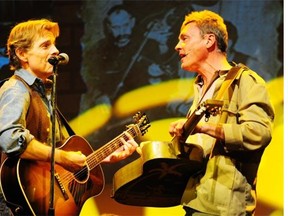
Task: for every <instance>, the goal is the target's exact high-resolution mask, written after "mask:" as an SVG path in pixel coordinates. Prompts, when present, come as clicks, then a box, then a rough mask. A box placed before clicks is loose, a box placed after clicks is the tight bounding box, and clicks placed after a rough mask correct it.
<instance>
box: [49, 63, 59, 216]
mask: <svg viewBox="0 0 288 216" xmlns="http://www.w3.org/2000/svg"><path fill="white" fill-rule="evenodd" d="M49 63H50V64H52V65H53V86H52V92H51V106H52V119H51V122H52V149H51V161H50V162H51V171H50V174H51V175H50V176H51V177H50V201H49V210H48V215H51V216H53V215H55V209H54V182H55V167H54V165H55V148H56V137H55V123H56V76H57V70H58V61H54V62H51V61H49Z"/></svg>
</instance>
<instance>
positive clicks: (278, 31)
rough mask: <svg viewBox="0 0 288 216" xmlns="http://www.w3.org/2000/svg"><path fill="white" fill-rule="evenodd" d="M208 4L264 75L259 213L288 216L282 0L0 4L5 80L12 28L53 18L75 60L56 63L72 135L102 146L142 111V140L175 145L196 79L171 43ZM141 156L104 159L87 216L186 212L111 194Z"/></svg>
mask: <svg viewBox="0 0 288 216" xmlns="http://www.w3.org/2000/svg"><path fill="white" fill-rule="evenodd" d="M119 9H124V10H125V11H126V12H121V13H120V12H119ZM202 9H208V10H212V11H215V12H217V13H219V14H221V15H222V16H223V18H224V19H225V22H226V24H227V27H228V32H229V38H230V40H229V50H228V57H229V60H231V61H235V62H237V63H238V62H241V63H244V64H246V65H247V66H249V67H250V68H251V69H253V70H255V71H256V72H258V73H259V74H260V75H261V76H262V77H263V78H264V79H265V80H266V81H267V87H268V90H269V92H270V94H271V98H272V102H273V104H274V107H275V111H276V119H275V124H274V131H273V140H272V142H271V144H270V145H269V146H268V148H267V149H266V151H265V153H264V155H263V160H262V162H261V164H260V167H259V172H258V175H259V180H258V188H257V194H258V207H257V215H282V214H283V196H284V193H283V188H284V181H283V176H284V174H283V173H284V168H283V167H284V166H283V158H284V154H283V152H284V151H283V150H284V146H283V143H284V141H283V140H284V139H283V137H284V134H283V102H284V99H283V1H280V0H279V1H278V0H265V1H250V0H239V1H238V0H234V1H226V0H215V1H206V0H205V1H180V0H175V1H131V0H130V1H114V0H109V1H104V0H102V1H99V0H93V1H91V0H82V1H78V0H75V1H68V0H66V1H58V0H57V1H56V0H49V1H37V0H35V1H33V0H30V1H18V0H12V1H0V10H1V12H0V68H1V72H0V77H1V79H2V78H5V77H9V76H10V75H11V71H9V67H8V59H7V56H6V55H5V42H6V39H7V36H8V32H9V30H10V28H11V27H12V26H13V25H14V24H15V23H17V22H19V21H23V20H27V19H34V18H49V19H52V20H54V21H57V22H59V25H60V28H61V33H60V37H59V39H58V41H57V47H58V48H59V50H60V52H65V53H67V54H68V55H69V57H70V62H69V64H68V65H65V66H61V67H59V75H58V80H57V103H58V106H59V107H60V109H61V110H62V112H63V113H64V115H65V116H66V117H67V119H68V120H69V122H70V124H71V127H72V128H73V129H74V130H75V132H76V133H77V134H78V135H81V136H83V137H84V138H86V139H87V141H88V142H89V143H90V144H91V146H92V147H93V148H94V149H95V150H97V149H99V148H101V147H102V146H103V145H105V144H106V143H110V141H111V140H113V139H114V138H115V137H117V136H118V135H119V134H121V133H122V132H123V131H125V130H126V129H127V126H128V125H129V124H132V125H133V124H135V123H137V121H136V122H135V121H134V119H133V116H135V114H136V113H137V112H138V111H141V113H145V114H146V116H147V117H148V118H149V120H150V125H151V127H150V128H148V130H147V132H146V133H145V134H143V135H139V136H137V137H136V139H137V141H139V142H144V141H155V140H157V141H170V140H171V137H170V136H169V134H168V126H169V123H170V122H171V121H174V120H175V119H177V118H180V117H183V116H185V115H186V112H187V110H188V109H189V107H190V105H191V102H192V101H193V89H192V82H193V80H194V78H195V74H194V73H188V72H186V71H183V70H182V69H181V68H180V65H179V58H178V55H177V53H176V52H175V50H174V47H175V45H176V43H177V37H178V34H179V28H180V25H181V23H182V21H183V18H184V16H185V14H187V13H189V12H190V11H193V10H202ZM138 157H139V155H137V154H136V153H135V154H133V155H132V156H131V157H130V158H128V159H127V160H125V161H121V162H119V163H116V164H112V165H111V164H109V165H104V164H103V165H101V166H102V168H103V171H104V176H105V180H106V185H105V189H104V191H103V192H102V193H101V194H99V195H98V196H97V197H95V198H91V199H89V200H88V201H87V202H86V204H85V206H84V208H83V210H82V212H81V216H83V215H101V214H103V215H104V214H110V215H139V216H140V215H143V216H144V215H148V216H151V215H153V216H154V215H155V216H156V215H183V214H184V212H183V210H182V208H181V206H175V207H170V208H151V207H147V208H143V207H137V206H128V205H123V204H120V203H117V202H116V201H115V200H114V199H112V198H111V197H110V195H111V193H112V189H113V187H112V182H113V178H114V174H115V173H116V172H117V171H119V170H120V169H121V168H123V167H124V166H125V165H130V164H131V162H133V161H134V160H136V159H137V158H138ZM139 169H141V167H139ZM114 180H115V179H114ZM143 187H145V185H143Z"/></svg>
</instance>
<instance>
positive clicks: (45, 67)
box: [23, 32, 59, 79]
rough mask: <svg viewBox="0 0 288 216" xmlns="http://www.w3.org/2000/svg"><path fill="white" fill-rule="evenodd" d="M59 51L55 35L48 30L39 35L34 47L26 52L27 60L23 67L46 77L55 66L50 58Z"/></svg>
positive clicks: (42, 77)
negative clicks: (49, 60) (50, 61)
mask: <svg viewBox="0 0 288 216" xmlns="http://www.w3.org/2000/svg"><path fill="white" fill-rule="evenodd" d="M58 53H59V51H58V49H57V48H56V46H55V38H54V36H53V35H52V33H50V32H47V34H45V35H43V36H41V37H37V38H36V39H35V41H34V42H33V45H32V47H31V48H30V49H29V50H28V51H27V52H26V53H25V56H26V57H25V59H26V61H25V62H24V63H23V67H24V68H25V69H26V70H28V71H30V72H31V73H33V74H34V75H36V76H37V77H39V78H40V79H46V78H47V77H49V76H50V75H51V74H53V66H52V65H51V64H50V63H49V62H48V59H49V58H50V57H51V56H52V55H55V54H58Z"/></svg>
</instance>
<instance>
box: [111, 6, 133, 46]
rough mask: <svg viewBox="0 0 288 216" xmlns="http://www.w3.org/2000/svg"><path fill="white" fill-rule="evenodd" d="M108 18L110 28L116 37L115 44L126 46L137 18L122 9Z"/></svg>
mask: <svg viewBox="0 0 288 216" xmlns="http://www.w3.org/2000/svg"><path fill="white" fill-rule="evenodd" d="M108 20H109V25H108V28H109V29H110V32H111V34H112V35H113V37H114V44H115V45H116V46H118V47H120V48H121V47H124V46H126V45H127V44H128V43H129V42H130V40H131V34H132V30H133V28H134V25H135V18H133V17H131V15H129V14H128V13H127V12H126V11H124V10H121V11H117V12H114V13H112V14H111V15H110V16H109V18H108Z"/></svg>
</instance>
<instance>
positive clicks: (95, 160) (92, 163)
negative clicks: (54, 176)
mask: <svg viewBox="0 0 288 216" xmlns="http://www.w3.org/2000/svg"><path fill="white" fill-rule="evenodd" d="M126 131H127V132H128V133H129V134H130V135H131V136H132V137H135V136H136V134H137V133H136V131H135V128H134V127H130V128H129V129H127V130H126ZM121 137H123V138H124V139H125V140H128V137H127V136H126V135H125V134H124V132H123V133H122V134H120V135H118V136H117V137H116V138H114V139H113V140H112V141H110V143H108V144H107V145H104V146H102V147H101V148H100V149H98V150H97V151H95V152H93V153H92V154H90V155H89V156H87V160H86V162H87V165H86V166H85V167H84V168H82V169H81V170H79V171H77V172H76V173H74V174H73V173H71V172H69V171H67V172H66V173H65V174H63V175H62V177H61V179H60V180H61V182H62V184H63V185H68V189H69V190H70V191H71V193H72V194H73V196H74V195H75V194H76V195H77V193H76V192H77V191H78V190H79V189H81V187H83V186H84V187H86V182H87V181H85V184H70V187H69V183H71V182H72V181H73V180H74V179H75V178H76V179H81V177H83V176H84V175H85V174H87V175H88V174H89V171H90V170H93V169H94V168H95V167H96V166H97V165H99V164H100V163H101V161H102V160H103V159H105V158H106V157H107V156H108V155H109V154H111V153H113V152H114V151H115V150H117V149H118V148H120V147H121V146H122V145H123V143H122V142H121V140H120V138H121ZM102 152H103V153H102ZM74 177H75V178H74ZM85 179H86V178H85ZM88 179H89V178H88ZM77 182H79V181H77ZM85 189H86V188H85ZM82 190H83V188H82ZM76 198H77V199H79V197H78V196H77V197H76ZM74 199H75V196H74ZM75 202H76V200H75Z"/></svg>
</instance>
